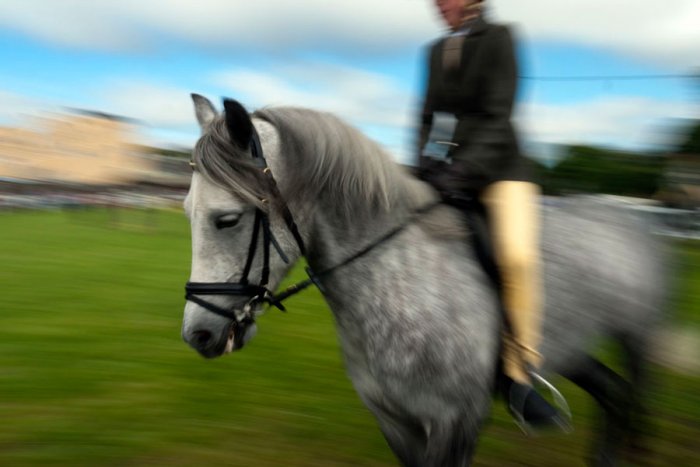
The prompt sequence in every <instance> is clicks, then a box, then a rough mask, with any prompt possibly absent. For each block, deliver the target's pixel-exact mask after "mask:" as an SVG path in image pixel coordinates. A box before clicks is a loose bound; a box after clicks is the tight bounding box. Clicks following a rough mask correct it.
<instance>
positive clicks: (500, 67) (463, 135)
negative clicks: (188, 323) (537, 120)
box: [418, 18, 530, 191]
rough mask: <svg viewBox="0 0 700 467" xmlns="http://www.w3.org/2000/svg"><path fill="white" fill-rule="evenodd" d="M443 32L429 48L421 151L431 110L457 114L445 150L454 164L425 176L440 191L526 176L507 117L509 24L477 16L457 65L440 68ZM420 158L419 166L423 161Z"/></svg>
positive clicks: (511, 75)
mask: <svg viewBox="0 0 700 467" xmlns="http://www.w3.org/2000/svg"><path fill="white" fill-rule="evenodd" d="M445 40H446V38H441V39H439V40H438V41H436V42H435V43H434V44H433V45H432V46H431V48H430V56H429V64H428V66H429V77H428V83H427V89H426V94H425V100H424V106H423V113H422V122H421V123H422V125H421V132H420V139H419V148H418V149H419V154H420V153H421V151H422V150H423V147H424V146H425V143H426V140H427V137H428V134H429V133H430V128H431V125H432V121H433V113H434V112H449V113H452V114H454V115H455V116H456V117H457V119H458V124H457V127H456V129H455V133H454V138H453V142H454V143H457V144H458V146H456V147H454V148H453V149H451V150H450V153H449V154H448V156H449V157H450V158H451V160H452V164H451V165H450V166H448V167H447V168H445V169H444V170H438V171H433V173H432V174H429V175H428V176H427V177H426V179H427V181H429V182H430V183H432V184H433V185H435V186H436V187H437V188H438V189H439V190H441V191H473V190H477V191H479V190H481V189H483V188H484V187H485V186H486V185H488V184H489V183H492V182H494V181H498V180H529V179H530V171H529V170H528V164H527V163H526V161H525V159H524V158H523V157H522V155H521V153H520V148H519V145H518V140H517V137H516V134H515V131H514V130H513V125H512V123H511V113H512V109H513V102H514V99H515V92H516V84H517V74H518V73H517V65H516V59H515V50H514V46H513V40H512V38H511V34H510V31H509V30H508V28H507V27H505V26H501V25H495V24H490V23H488V22H486V21H485V20H484V19H482V18H479V19H477V20H476V21H475V22H474V24H473V25H472V27H471V30H470V32H469V34H468V35H467V36H466V37H465V38H464V43H463V45H462V53H461V59H460V61H459V66H458V67H452V68H451V69H444V67H443V45H444V43H445ZM425 162H426V161H425V160H421V161H420V163H419V166H425Z"/></svg>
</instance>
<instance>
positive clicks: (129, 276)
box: [0, 210, 700, 466]
mask: <svg viewBox="0 0 700 467" xmlns="http://www.w3.org/2000/svg"><path fill="white" fill-rule="evenodd" d="M0 227H1V228H0V264H1V265H2V267H1V268H0V284H2V286H1V289H0V290H2V296H1V297H0V421H1V422H2V423H0V465H2V466H31V465H61V466H126V465H128V466H146V465H151V466H152V465H168V466H171V465H172V466H199V465H222V466H223V465H231V466H234V465H235V466H354V465H363V466H391V465H396V462H395V460H394V458H393V456H392V455H391V453H390V452H389V450H388V448H387V447H386V444H385V442H384V441H383V438H382V436H381V434H380V432H379V430H378V429H377V428H376V426H375V423H374V420H373V419H372V417H371V416H370V414H369V413H368V412H367V410H366V409H365V408H364V407H363V406H362V404H361V403H360V402H359V400H358V398H357V396H356V395H355V393H354V392H353V390H352V388H351V385H350V382H349V381H348V379H347V377H346V376H345V372H344V369H343V367H342V363H341V359H340V356H339V351H338V347H337V343H336V336H335V331H334V328H333V321H332V316H331V314H330V313H329V312H328V311H327V308H326V306H325V304H324V302H323V300H322V298H321V297H320V295H319V294H318V292H317V291H315V290H309V291H307V292H304V293H303V294H301V295H299V296H297V297H295V298H293V299H291V300H290V301H289V305H288V309H289V310H290V312H289V313H288V314H282V313H279V312H277V311H272V310H271V311H269V312H268V313H267V314H266V315H265V316H263V317H262V318H261V319H260V321H259V333H258V336H257V337H256V338H255V339H254V340H253V341H252V342H251V343H250V345H249V346H247V347H246V349H245V350H244V351H242V352H241V353H238V354H235V355H230V356H228V357H226V358H221V359H216V360H204V359H202V358H200V357H199V356H198V355H197V354H196V353H195V352H194V351H192V350H190V349H189V348H188V347H187V346H186V345H185V344H184V342H182V340H181V338H180V322H181V315H182V309H183V305H184V299H183V294H184V291H183V285H184V283H185V281H186V280H187V277H188V272H189V255H190V243H189V231H188V226H187V223H186V220H185V218H184V216H183V215H182V214H180V213H173V212H165V211H151V212H147V211H105V210H94V211H93V210H86V211H71V212H22V213H0ZM677 248H678V249H679V251H681V252H682V258H683V261H682V263H681V265H682V268H681V269H682V281H681V282H679V285H678V289H679V294H678V296H679V297H680V298H679V299H678V300H676V302H675V304H676V308H677V310H676V311H677V312H676V314H675V318H674V319H676V320H679V321H681V322H683V323H688V325H690V326H697V327H698V328H699V329H700V314H699V312H698V304H699V303H700V296H699V295H698V293H699V289H700V287H699V286H700V246H698V244H693V243H685V244H680V245H678V247H677ZM294 274H295V275H297V276H299V275H300V272H298V271H297V272H295V273H294ZM653 374H654V376H655V380H656V382H657V386H656V389H655V390H654V392H653V396H654V397H653V401H652V413H653V414H654V418H655V420H656V429H655V433H654V436H653V438H652V439H651V441H650V449H651V450H652V452H653V454H652V455H651V456H650V457H649V465H657V466H668V465H674V466H691V465H700V447H699V446H698V443H697V440H698V438H700V377H699V376H698V375H681V374H677V373H674V372H673V371H671V370H668V369H664V368H660V367H654V369H653ZM561 388H562V389H563V390H564V392H565V393H566V395H567V396H568V398H569V401H570V403H571V404H572V406H573V410H574V417H575V424H576V432H575V433H574V434H572V435H568V436H566V435H551V436H543V437H540V438H534V439H526V438H524V437H523V436H522V435H521V434H520V432H519V431H518V429H517V428H516V427H515V426H514V425H513V423H512V422H511V421H510V418H509V417H508V416H507V415H506V413H505V411H504V410H503V408H502V404H501V403H497V404H496V405H495V410H494V415H493V418H492V421H491V423H490V424H489V426H488V427H487V428H486V430H485V432H484V436H483V438H482V440H481V442H480V445H479V449H478V452H477V457H476V462H475V464H476V465H479V466H510V465H513V466H515V465H526V466H569V465H582V458H583V457H584V453H585V450H586V447H587V445H588V443H589V441H590V436H591V431H592V429H593V428H592V426H593V425H592V415H591V413H592V411H591V409H592V407H593V404H592V402H591V401H590V400H589V399H588V397H587V396H586V395H585V394H583V393H582V392H580V391H579V390H578V389H576V388H574V387H572V386H571V385H568V384H566V383H565V382H562V383H561Z"/></svg>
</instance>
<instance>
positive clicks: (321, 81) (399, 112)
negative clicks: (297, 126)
mask: <svg viewBox="0 0 700 467" xmlns="http://www.w3.org/2000/svg"><path fill="white" fill-rule="evenodd" d="M214 79H215V81H216V82H217V84H219V85H220V86H222V87H223V88H224V89H226V90H228V91H229V92H230V94H231V95H234V96H236V97H237V98H239V99H241V100H242V101H244V102H246V103H247V104H249V105H251V106H258V107H259V106H266V105H294V106H302V107H311V108H315V109H319V110H325V111H329V112H333V113H335V114H337V115H338V116H340V117H342V118H344V119H347V120H349V121H351V122H352V123H354V124H355V125H361V124H362V125H375V126H385V127H393V128H397V127H400V128H403V127H406V126H407V125H408V123H409V119H410V118H411V117H410V114H411V112H410V109H409V106H410V104H411V102H412V101H413V97H412V94H411V93H410V92H408V91H403V90H402V87H401V85H400V83H397V82H394V81H393V80H392V79H391V78H389V77H387V76H385V75H382V74H379V73H372V72H369V71H365V70H360V69H357V68H351V67H346V66H339V65H329V64H322V63H297V64H287V65H280V66H277V67H276V68H275V70H274V72H271V71H269V70H265V71H261V70H252V69H235V70H232V71H228V72H224V73H220V74H218V75H217V76H215V77H214Z"/></svg>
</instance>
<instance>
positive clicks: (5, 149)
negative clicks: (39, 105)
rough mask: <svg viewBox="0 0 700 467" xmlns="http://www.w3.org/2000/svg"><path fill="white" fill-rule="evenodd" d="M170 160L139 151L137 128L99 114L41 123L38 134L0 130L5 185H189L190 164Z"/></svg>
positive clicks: (129, 122) (84, 113)
mask: <svg viewBox="0 0 700 467" xmlns="http://www.w3.org/2000/svg"><path fill="white" fill-rule="evenodd" d="M164 159H166V160H164ZM167 159H169V158H163V157H159V156H157V155H153V154H150V155H147V154H146V153H145V151H144V150H143V147H142V146H139V145H137V137H136V124H135V122H133V121H132V120H129V119H126V118H122V117H117V116H114V115H108V114H103V113H99V112H89V111H78V112H75V113H73V114H69V115H61V116H55V117H52V118H48V117H47V118H42V119H40V120H39V121H38V122H37V125H36V128H35V129H26V128H8V127H0V178H4V179H6V180H8V179H10V180H11V179H22V180H40V181H43V182H60V183H72V184H84V185H92V186H95V185H128V184H134V183H144V182H145V183H154V184H163V185H172V184H174V185H182V184H183V183H185V184H186V183H187V181H188V177H187V175H188V170H187V164H186V161H170V160H167Z"/></svg>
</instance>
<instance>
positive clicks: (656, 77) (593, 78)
mask: <svg viewBox="0 0 700 467" xmlns="http://www.w3.org/2000/svg"><path fill="white" fill-rule="evenodd" d="M520 79H526V80H530V81H633V80H638V81H642V80H659V79H700V75H697V74H677V75H610V76H520Z"/></svg>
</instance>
